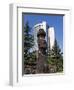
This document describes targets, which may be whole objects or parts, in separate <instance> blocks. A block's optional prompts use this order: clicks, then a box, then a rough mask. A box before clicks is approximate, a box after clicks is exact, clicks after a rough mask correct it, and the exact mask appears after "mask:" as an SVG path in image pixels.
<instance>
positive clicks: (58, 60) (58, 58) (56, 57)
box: [48, 39, 63, 72]
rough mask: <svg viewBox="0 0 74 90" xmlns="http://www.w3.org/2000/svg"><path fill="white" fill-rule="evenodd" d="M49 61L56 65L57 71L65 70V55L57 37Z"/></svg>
mask: <svg viewBox="0 0 74 90" xmlns="http://www.w3.org/2000/svg"><path fill="white" fill-rule="evenodd" d="M48 63H49V64H51V65H55V66H56V72H61V71H63V56H62V53H61V49H60V48H59V46H58V44H57V40H56V39H55V44H54V46H53V48H52V50H51V51H50V54H49V58H48Z"/></svg>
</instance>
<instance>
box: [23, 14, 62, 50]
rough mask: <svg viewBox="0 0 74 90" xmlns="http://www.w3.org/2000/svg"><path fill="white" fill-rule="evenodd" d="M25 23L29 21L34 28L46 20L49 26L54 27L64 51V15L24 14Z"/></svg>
mask: <svg viewBox="0 0 74 90" xmlns="http://www.w3.org/2000/svg"><path fill="white" fill-rule="evenodd" d="M23 19H24V25H25V23H26V22H27V21H28V23H29V26H30V27H31V28H33V26H34V25H35V24H38V23H41V22H42V21H46V23H47V24H48V25H49V27H54V30H55V37H56V40H57V42H58V45H59V47H60V48H61V51H62V52H63V15H50V14H49V15H47V14H46V15H45V14H33V13H31V14H24V17H23Z"/></svg>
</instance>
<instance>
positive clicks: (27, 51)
mask: <svg viewBox="0 0 74 90" xmlns="http://www.w3.org/2000/svg"><path fill="white" fill-rule="evenodd" d="M33 46H34V37H33V34H32V33H31V28H30V27H29V23H28V22H27V23H26V25H25V27H24V66H25V70H26V69H27V66H28V67H30V66H29V64H32V63H34V62H35V59H36V55H35V53H34V51H32V48H33ZM30 69H31V68H30ZM25 73H31V72H30V71H29V72H28V70H26V71H25Z"/></svg>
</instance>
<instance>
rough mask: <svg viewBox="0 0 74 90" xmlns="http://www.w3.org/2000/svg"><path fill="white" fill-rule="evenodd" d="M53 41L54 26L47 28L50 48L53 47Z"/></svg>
mask: <svg viewBox="0 0 74 90" xmlns="http://www.w3.org/2000/svg"><path fill="white" fill-rule="evenodd" d="M54 41H55V30H54V27H50V28H49V29H48V45H49V44H50V49H52V48H53V46H54Z"/></svg>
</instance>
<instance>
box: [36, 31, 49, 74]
mask: <svg viewBox="0 0 74 90" xmlns="http://www.w3.org/2000/svg"><path fill="white" fill-rule="evenodd" d="M45 36H46V33H45V31H44V30H43V29H39V31H38V33H37V38H38V59H37V73H44V72H46V65H47V64H46V60H47V52H46V50H47V43H46V40H45Z"/></svg>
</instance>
